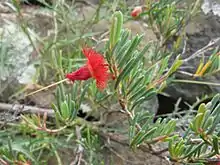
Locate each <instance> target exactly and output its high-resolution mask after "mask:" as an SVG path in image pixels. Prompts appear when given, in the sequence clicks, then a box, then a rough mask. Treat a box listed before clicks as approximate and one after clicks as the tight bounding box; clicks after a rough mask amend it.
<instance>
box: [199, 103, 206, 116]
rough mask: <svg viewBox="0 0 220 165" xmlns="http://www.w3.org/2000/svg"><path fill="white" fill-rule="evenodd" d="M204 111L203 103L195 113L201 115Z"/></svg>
mask: <svg viewBox="0 0 220 165" xmlns="http://www.w3.org/2000/svg"><path fill="white" fill-rule="evenodd" d="M205 111H206V106H205V103H202V104H201V105H200V106H199V109H198V112H197V113H202V114H204V113H205Z"/></svg>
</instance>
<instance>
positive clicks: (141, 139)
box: [136, 127, 157, 145]
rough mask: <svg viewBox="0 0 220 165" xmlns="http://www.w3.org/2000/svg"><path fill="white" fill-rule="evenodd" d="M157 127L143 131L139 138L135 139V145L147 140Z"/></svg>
mask: <svg viewBox="0 0 220 165" xmlns="http://www.w3.org/2000/svg"><path fill="white" fill-rule="evenodd" d="M156 129H157V127H154V128H151V129H150V130H149V131H147V132H146V133H144V134H143V135H142V136H140V139H138V140H137V142H136V145H139V144H141V143H142V142H143V141H144V140H147V138H148V137H149V136H151V135H152V134H153V133H154V132H155V131H156Z"/></svg>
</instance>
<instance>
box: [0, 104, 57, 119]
mask: <svg viewBox="0 0 220 165" xmlns="http://www.w3.org/2000/svg"><path fill="white" fill-rule="evenodd" d="M0 111H9V112H19V113H31V114H40V115H43V114H44V113H47V116H50V117H52V116H54V111H53V110H52V109H46V108H38V107H33V106H27V105H22V104H14V105H12V104H6V103H0Z"/></svg>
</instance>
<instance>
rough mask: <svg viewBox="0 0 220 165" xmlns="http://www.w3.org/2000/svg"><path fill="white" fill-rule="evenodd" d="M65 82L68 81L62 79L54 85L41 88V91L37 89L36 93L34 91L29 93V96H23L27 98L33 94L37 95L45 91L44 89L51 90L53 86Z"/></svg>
mask: <svg viewBox="0 0 220 165" xmlns="http://www.w3.org/2000/svg"><path fill="white" fill-rule="evenodd" d="M67 80H68V79H63V80H61V81H58V82H56V83H53V84H50V85H48V86H46V87H43V88H41V89H38V90H36V91H34V92H31V93H29V94H27V95H25V96H24V97H27V96H30V95H33V94H35V93H38V92H40V91H43V90H45V89H48V88H51V87H53V86H55V85H58V84H61V83H63V82H66V81H67Z"/></svg>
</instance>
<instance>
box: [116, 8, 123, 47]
mask: <svg viewBox="0 0 220 165" xmlns="http://www.w3.org/2000/svg"><path fill="white" fill-rule="evenodd" d="M115 17H116V18H117V24H116V31H115V36H114V37H115V43H117V42H118V40H119V38H120V34H121V29H122V25H123V14H122V13H121V12H120V11H117V12H116V13H115Z"/></svg>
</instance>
